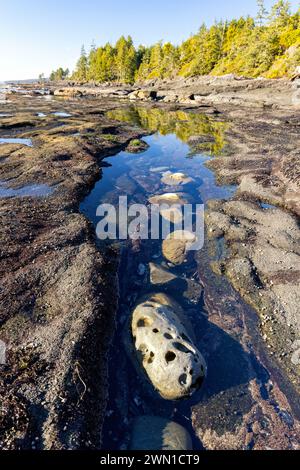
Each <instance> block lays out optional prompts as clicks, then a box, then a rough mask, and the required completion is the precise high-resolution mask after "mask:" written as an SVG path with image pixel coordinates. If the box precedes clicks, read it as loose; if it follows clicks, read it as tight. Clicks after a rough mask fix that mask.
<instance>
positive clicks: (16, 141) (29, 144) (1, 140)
mask: <svg viewBox="0 0 300 470" xmlns="http://www.w3.org/2000/svg"><path fill="white" fill-rule="evenodd" d="M3 144H20V145H26V146H27V147H33V143H32V140H31V139H10V138H0V145H3Z"/></svg>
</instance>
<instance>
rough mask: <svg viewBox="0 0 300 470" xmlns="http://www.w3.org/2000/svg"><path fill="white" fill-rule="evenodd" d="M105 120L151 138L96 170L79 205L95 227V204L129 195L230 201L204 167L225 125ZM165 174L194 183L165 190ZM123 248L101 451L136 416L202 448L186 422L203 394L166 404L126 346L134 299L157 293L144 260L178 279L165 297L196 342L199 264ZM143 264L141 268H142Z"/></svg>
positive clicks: (120, 442)
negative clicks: (177, 430)
mask: <svg viewBox="0 0 300 470" xmlns="http://www.w3.org/2000/svg"><path fill="white" fill-rule="evenodd" d="M153 111H154V113H153ZM109 114H110V117H112V118H114V119H121V120H127V121H128V122H130V123H131V124H137V125H139V126H142V127H144V128H146V129H148V130H149V131H151V132H155V133H154V134H153V135H150V136H148V137H146V138H145V139H144V140H145V141H146V142H147V144H148V145H149V148H148V150H146V151H145V152H143V153H140V154H131V153H128V152H120V153H119V154H117V155H116V156H115V157H112V158H109V160H108V161H109V164H110V166H107V167H104V168H103V169H102V170H101V173H102V179H101V180H100V181H99V182H98V183H97V184H96V185H95V187H94V189H93V190H92V191H91V193H90V194H89V195H88V196H87V198H86V199H85V200H84V201H83V203H82V204H81V207H80V209H81V212H82V213H83V214H85V215H86V216H87V218H88V219H89V220H91V221H92V223H93V225H94V227H95V228H96V225H97V223H98V222H99V221H100V218H99V217H97V216H96V210H97V207H98V206H99V204H101V203H110V204H113V205H115V206H116V205H117V204H118V198H119V196H125V195H126V196H127V197H128V203H129V204H131V203H142V204H145V203H147V201H148V199H149V197H151V196H154V195H158V194H163V193H169V192H176V191H178V190H179V191H180V192H184V193H185V194H186V195H187V196H188V198H189V200H190V201H191V202H193V203H197V204H206V202H207V201H208V200H209V199H212V198H214V199H228V198H230V197H231V196H232V195H233V193H234V192H235V190H236V187H234V186H217V184H216V180H215V177H214V174H213V173H212V172H211V171H210V170H209V169H208V168H206V166H205V162H206V161H207V160H208V159H209V158H213V156H212V155H214V152H215V153H216V154H220V153H221V152H222V149H223V146H224V145H225V144H226V142H225V139H224V129H225V128H226V126H225V124H224V123H220V122H214V121H213V120H211V119H209V118H207V117H206V116H201V115H193V114H191V115H190V114H187V113H182V112H180V115H178V113H175V114H174V113H170V112H165V111H161V110H159V113H157V110H149V109H147V110H145V109H142V108H132V107H131V108H129V109H128V110H124V109H122V110H120V111H117V112H114V113H109ZM141 116H142V117H143V119H142V120H141ZM199 134H200V135H202V138H201V139H200V140H201V144H202V143H203V141H204V140H206V139H205V136H210V137H211V136H212V137H213V139H208V140H210V142H209V143H206V146H205V149H204V150H203V151H202V152H199V147H198V148H197V147H195V146H191V145H189V144H188V143H187V142H188V141H189V140H190V138H191V137H192V136H195V135H196V136H197V135H199ZM193 142H194V141H193ZM166 170H169V171H172V172H183V173H185V174H186V175H187V176H189V177H191V178H192V182H191V183H189V184H187V185H185V186H183V187H181V188H179V189H178V188H174V187H168V186H166V185H165V184H163V183H162V181H161V179H162V175H163V173H164V172H165V171H166ZM116 243H117V242H116ZM117 244H118V243H117ZM118 245H119V244H118ZM120 246H121V252H122V256H121V267H120V272H119V279H120V309H119V312H118V316H117V322H118V324H117V331H116V336H115V339H114V344H113V347H112V350H111V357H110V361H109V363H110V364H111V368H110V402H109V406H108V411H107V420H106V423H105V429H104V447H105V448H106V449H108V450H116V449H125V448H126V447H127V446H128V443H129V440H130V432H131V428H132V420H133V419H134V418H135V417H138V416H141V415H155V416H161V417H164V418H167V419H172V420H174V421H175V422H177V423H179V424H182V425H183V426H184V427H185V428H186V429H187V430H188V431H189V432H190V434H191V436H192V439H193V445H194V448H195V449H200V448H201V444H200V442H199V440H198V439H197V438H196V437H195V436H194V432H193V429H192V425H191V422H190V416H191V406H192V405H193V404H196V403H199V401H200V399H201V393H202V391H200V392H198V393H196V394H195V395H194V396H193V397H191V399H188V400H183V401H181V402H169V401H166V400H163V399H162V398H161V397H160V395H159V394H158V393H157V392H156V391H155V390H154V389H153V387H152V385H151V384H149V383H148V381H147V380H146V379H145V377H144V375H143V373H140V371H137V370H136V366H135V365H134V358H133V357H132V354H131V352H130V346H129V347H128V345H130V342H131V338H130V334H129V329H130V317H131V313H132V311H133V309H134V306H135V304H136V301H137V299H138V298H139V297H141V296H142V295H144V294H146V293H147V292H148V293H149V292H155V291H157V292H161V291H162V290H161V289H158V288H157V287H156V288H154V287H153V286H151V285H150V281H149V272H148V263H149V262H155V263H160V264H161V265H162V266H164V267H166V268H168V269H170V270H171V271H172V272H173V273H174V274H176V275H178V276H179V277H178V285H174V286H173V287H172V290H171V292H168V290H166V289H163V292H165V293H166V294H168V295H170V296H171V297H173V298H174V299H175V300H177V301H179V302H180V303H181V306H182V307H183V308H184V311H185V312H186V314H187V316H188V317H189V321H192V323H193V326H194V331H195V332H196V336H197V332H199V331H201V329H202V326H203V325H202V324H203V321H204V320H203V318H204V314H203V308H204V305H203V298H202V290H201V286H200V282H199V278H198V277H197V265H196V263H195V260H194V259H191V260H190V261H189V262H187V263H186V264H184V265H183V266H180V267H177V268H175V267H171V268H170V266H169V265H168V264H167V263H166V261H165V260H164V259H163V256H162V252H161V240H157V241H144V242H143V244H142V248H141V249H140V251H139V253H138V254H136V253H134V252H133V250H132V246H131V242H124V243H121V245H120ZM141 266H142V267H143V269H140V267H141ZM144 267H145V268H146V269H145V271H146V273H145V274H143V271H144ZM139 271H140V272H139ZM141 273H142V275H141ZM187 286H189V289H187ZM191 286H192V288H191ZM196 344H197V346H198V347H199V349H200V351H201V339H200V337H198V336H197V343H196Z"/></svg>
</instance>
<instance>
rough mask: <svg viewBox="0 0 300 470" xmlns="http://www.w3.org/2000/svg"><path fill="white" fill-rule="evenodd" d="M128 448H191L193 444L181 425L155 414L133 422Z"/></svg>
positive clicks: (172, 449) (165, 449) (169, 449)
mask: <svg viewBox="0 0 300 470" xmlns="http://www.w3.org/2000/svg"><path fill="white" fill-rule="evenodd" d="M129 450H143V451H145V450H154V451H159V450H164V451H176V450H193V445H192V439H191V436H190V435H189V433H188V432H187V430H186V429H185V428H184V427H183V426H180V425H179V424H177V423H174V421H169V420H167V419H164V418H160V417H157V416H141V417H139V418H136V420H135V421H134V423H133V431H132V436H131V441H130V449H129Z"/></svg>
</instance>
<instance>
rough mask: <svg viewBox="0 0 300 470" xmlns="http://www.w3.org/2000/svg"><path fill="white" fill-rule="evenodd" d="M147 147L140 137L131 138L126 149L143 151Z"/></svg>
mask: <svg viewBox="0 0 300 470" xmlns="http://www.w3.org/2000/svg"><path fill="white" fill-rule="evenodd" d="M148 148H149V145H148V144H147V143H146V142H145V141H143V140H140V139H133V140H131V141H130V142H129V144H128V146H127V148H126V151H127V152H130V153H141V152H145V151H146V150H147V149H148Z"/></svg>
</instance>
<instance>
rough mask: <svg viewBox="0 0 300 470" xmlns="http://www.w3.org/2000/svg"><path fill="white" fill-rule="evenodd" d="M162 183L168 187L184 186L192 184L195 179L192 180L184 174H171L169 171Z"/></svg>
mask: <svg viewBox="0 0 300 470" xmlns="http://www.w3.org/2000/svg"><path fill="white" fill-rule="evenodd" d="M161 181H162V183H163V184H166V185H167V186H184V185H185V184H188V183H191V182H192V181H193V178H190V177H189V176H187V175H185V174H184V173H171V172H170V171H167V172H166V173H165V174H164V175H163V177H162V180H161Z"/></svg>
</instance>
